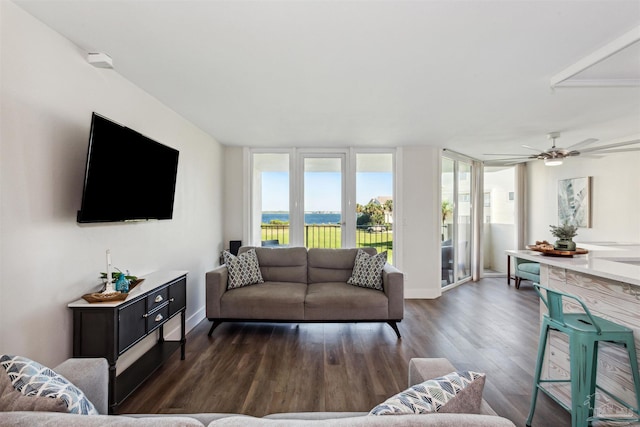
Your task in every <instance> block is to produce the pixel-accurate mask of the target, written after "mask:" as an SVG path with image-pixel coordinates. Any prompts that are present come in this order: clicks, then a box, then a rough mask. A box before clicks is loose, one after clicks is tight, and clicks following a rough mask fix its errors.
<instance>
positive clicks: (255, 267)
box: [222, 249, 264, 289]
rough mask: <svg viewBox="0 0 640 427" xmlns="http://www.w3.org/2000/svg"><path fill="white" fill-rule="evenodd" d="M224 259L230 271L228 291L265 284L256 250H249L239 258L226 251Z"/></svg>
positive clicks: (223, 255)
mask: <svg viewBox="0 0 640 427" xmlns="http://www.w3.org/2000/svg"><path fill="white" fill-rule="evenodd" d="M222 257H223V258H224V263H225V264H226V265H227V269H228V270H229V282H228V284H227V289H235V288H241V287H243V286H248V285H255V284H257V283H264V280H263V279H262V273H260V265H259V264H258V256H257V255H256V250H255V249H249V250H248V251H247V252H245V253H243V254H241V255H238V256H235V255H233V254H231V252H228V251H224V252H223V253H222Z"/></svg>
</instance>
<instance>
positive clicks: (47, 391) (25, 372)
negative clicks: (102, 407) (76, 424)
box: [0, 354, 98, 415]
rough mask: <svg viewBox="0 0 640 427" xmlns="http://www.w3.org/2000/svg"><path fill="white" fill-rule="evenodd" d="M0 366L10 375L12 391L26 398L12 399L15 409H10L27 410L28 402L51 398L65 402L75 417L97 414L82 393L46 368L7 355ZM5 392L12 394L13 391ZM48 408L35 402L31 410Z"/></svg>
mask: <svg viewBox="0 0 640 427" xmlns="http://www.w3.org/2000/svg"><path fill="white" fill-rule="evenodd" d="M0 366H2V368H4V369H5V370H6V373H7V374H8V375H9V380H10V381H11V385H12V386H13V388H14V389H15V390H16V391H18V392H20V393H21V394H22V396H23V397H24V399H20V398H19V397H18V398H16V397H15V396H11V399H10V402H11V405H12V408H7V410H10V409H13V410H25V409H26V408H28V407H29V401H27V400H26V399H33V398H37V397H47V398H51V400H52V402H53V401H54V399H56V400H61V401H62V402H64V403H65V406H66V411H67V412H70V413H72V414H83V415H98V411H97V410H96V408H95V406H93V403H91V402H90V401H89V399H87V397H86V396H85V395H84V393H83V392H82V391H80V390H79V389H78V388H77V387H76V386H74V385H73V384H71V383H70V382H69V381H68V380H67V379H66V378H64V377H63V376H61V375H59V374H57V373H55V372H54V371H52V370H51V369H49V368H47V367H46V366H42V365H41V364H39V363H37V362H34V361H33V360H30V359H27V358H26V357H21V356H9V355H6V354H3V355H2V356H0ZM0 374H4V372H2V373H0ZM6 391H7V392H10V390H6ZM5 396H6V394H5ZM34 400H35V399H34ZM47 406H48V405H46V403H42V402H40V404H39V403H37V402H36V403H35V404H34V405H33V406H31V407H32V408H33V409H34V410H41V409H42V408H47ZM54 406H56V405H54Z"/></svg>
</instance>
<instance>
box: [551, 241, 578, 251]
mask: <svg viewBox="0 0 640 427" xmlns="http://www.w3.org/2000/svg"><path fill="white" fill-rule="evenodd" d="M553 248H554V249H556V250H558V251H575V250H576V242H574V241H573V240H571V239H558V240H556V243H555V244H554V245H553Z"/></svg>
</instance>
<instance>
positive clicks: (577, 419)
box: [526, 283, 640, 427]
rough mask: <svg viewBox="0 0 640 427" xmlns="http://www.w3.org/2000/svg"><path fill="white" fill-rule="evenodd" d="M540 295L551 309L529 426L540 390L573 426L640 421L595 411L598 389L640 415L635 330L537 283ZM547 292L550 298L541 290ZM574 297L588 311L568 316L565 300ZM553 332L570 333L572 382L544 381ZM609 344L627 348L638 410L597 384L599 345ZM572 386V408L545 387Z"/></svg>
mask: <svg viewBox="0 0 640 427" xmlns="http://www.w3.org/2000/svg"><path fill="white" fill-rule="evenodd" d="M533 286H534V288H535V290H536V292H537V293H538V295H539V296H540V299H541V300H542V302H544V305H546V306H547V309H548V314H545V315H544V317H543V320H542V326H541V328H540V343H539V345H538V359H537V362H536V371H535V373H534V377H533V380H534V383H533V393H532V396H531V407H530V409H529V417H528V418H527V423H526V424H527V427H531V420H532V419H533V412H534V411H535V409H536V400H537V398H538V390H541V391H543V392H544V393H545V394H547V395H548V396H549V397H551V398H552V399H553V400H555V401H556V402H557V403H558V404H559V405H560V406H562V407H563V408H564V409H566V410H567V411H569V412H570V413H571V426H572V427H586V426H588V425H589V424H590V423H591V422H592V421H595V420H603V421H627V422H637V421H639V420H640V418H603V417H594V416H593V409H594V405H595V391H596V388H597V389H598V390H600V391H602V392H604V393H605V394H607V395H608V396H610V397H611V398H613V399H614V400H615V401H617V402H618V403H620V404H621V405H623V406H625V407H626V408H627V409H629V410H631V411H633V413H634V414H635V415H640V412H639V408H640V376H639V375H638V359H637V356H636V347H635V343H634V341H633V331H632V330H631V329H629V328H627V327H625V326H622V325H619V324H617V323H614V322H611V321H609V320H606V319H603V318H601V317H597V316H593V315H592V314H591V312H590V311H589V309H588V308H587V306H586V305H585V304H584V302H583V301H582V300H581V299H580V298H578V297H577V296H575V295H571V294H567V293H564V292H559V291H555V290H552V289H549V288H546V287H544V286H540V285H539V284H537V283H534V284H533ZM540 289H544V290H545V291H546V292H545V293H546V298H545V296H544V295H543V294H542V292H541V291H540ZM563 297H565V298H570V299H573V300H575V301H577V302H578V303H579V304H580V305H581V306H582V309H583V310H584V313H564V312H563V311H562V298H563ZM549 330H555V331H559V332H562V333H564V334H567V336H568V338H569V359H570V361H569V365H570V368H571V378H570V379H569V380H554V379H548V380H541V379H540V374H541V373H542V362H543V359H544V353H545V347H546V344H547V336H548V334H549ZM600 341H606V342H610V343H613V344H619V345H623V346H624V347H626V349H627V352H628V354H629V362H630V364H631V373H632V375H633V383H634V386H635V394H636V402H635V407H634V406H631V405H630V404H629V403H627V402H625V401H623V400H622V399H621V398H619V397H618V396H614V395H613V394H611V393H610V392H608V391H607V390H604V389H603V388H602V387H600V386H598V385H597V384H596V373H597V368H598V342H600ZM562 382H564V383H567V382H570V383H571V407H568V406H567V405H565V404H564V403H562V402H560V400H559V399H558V398H557V397H555V396H554V395H553V394H552V393H551V392H549V391H548V390H546V389H545V388H544V387H542V386H541V384H543V383H562Z"/></svg>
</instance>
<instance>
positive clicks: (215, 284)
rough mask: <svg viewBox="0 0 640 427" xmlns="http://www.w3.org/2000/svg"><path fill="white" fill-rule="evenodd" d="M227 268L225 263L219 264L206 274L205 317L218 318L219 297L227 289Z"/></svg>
mask: <svg viewBox="0 0 640 427" xmlns="http://www.w3.org/2000/svg"><path fill="white" fill-rule="evenodd" d="M228 277H229V270H228V269H227V266H226V265H224V264H223V265H221V266H219V267H217V268H215V269H213V270H211V271H209V272H207V274H206V280H205V294H206V314H207V319H216V318H220V315H221V313H220V298H222V295H223V294H224V293H225V291H226V290H227V279H228Z"/></svg>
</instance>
